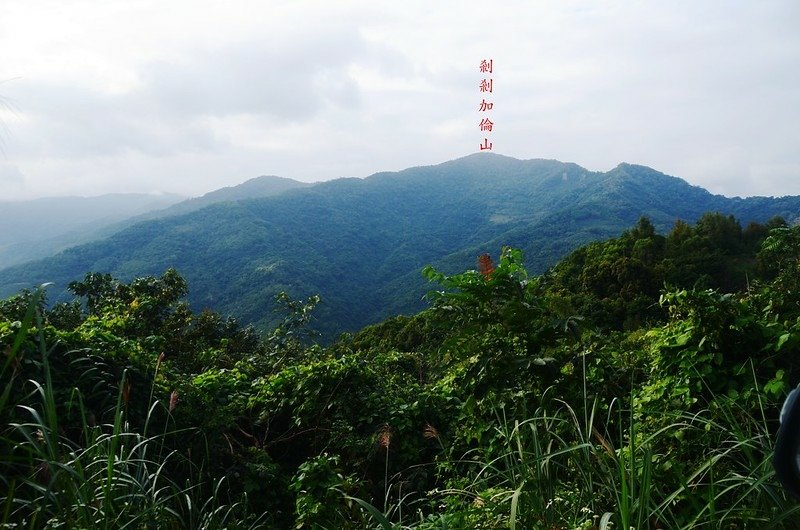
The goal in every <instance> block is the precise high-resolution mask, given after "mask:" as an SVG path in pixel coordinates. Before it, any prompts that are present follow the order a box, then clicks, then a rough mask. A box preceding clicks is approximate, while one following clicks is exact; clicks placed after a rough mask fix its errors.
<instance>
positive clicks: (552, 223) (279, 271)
mask: <svg viewBox="0 0 800 530" xmlns="http://www.w3.org/2000/svg"><path fill="white" fill-rule="evenodd" d="M262 179H267V180H259V179H255V180H254V181H248V182H247V183H245V184H242V185H241V186H236V187H233V188H225V189H224V190H218V191H217V192H214V193H213V194H209V195H207V196H205V197H204V198H201V199H194V200H190V201H185V202H183V203H180V204H176V205H174V206H172V207H170V208H168V209H167V210H162V211H161V212H150V213H148V214H145V215H148V216H153V217H158V218H155V219H150V220H146V221H140V222H136V223H133V224H131V225H130V226H128V227H126V228H124V229H122V230H120V231H118V232H117V233H115V234H113V235H111V236H110V237H108V238H106V239H102V240H99V241H95V242H92V243H89V244H85V245H82V246H79V247H74V248H70V249H68V250H66V251H64V252H62V253H60V254H58V255H57V256H54V257H50V258H46V259H42V260H38V261H35V262H32V263H27V264H25V265H24V266H14V267H10V268H7V269H5V270H2V271H0V295H8V294H10V293H12V292H15V291H17V290H18V289H20V288H22V287H30V286H32V285H35V284H40V283H43V282H55V284H56V285H55V286H54V287H51V289H50V298H51V300H52V299H58V298H60V297H63V296H65V294H66V293H65V288H66V285H67V284H68V283H69V282H70V281H71V280H75V279H80V278H82V277H83V275H84V274H85V273H86V272H89V271H94V272H110V273H112V274H114V275H116V276H118V277H120V278H121V279H126V280H127V279H131V278H133V277H136V276H141V275H147V274H161V273H163V271H164V270H165V269H166V268H168V267H175V268H176V269H177V270H178V271H179V272H180V273H181V274H183V275H184V276H185V277H186V278H187V279H188V281H189V286H190V294H189V300H190V302H191V304H192V305H193V306H194V307H195V308H202V307H205V306H209V307H213V308H214V309H215V310H217V311H219V312H221V313H223V314H224V313H228V314H232V315H234V316H237V317H238V318H240V319H241V320H243V321H245V322H248V323H253V324H255V325H257V326H263V327H266V326H269V325H271V324H273V323H274V321H275V320H276V319H277V318H279V316H277V315H276V314H275V313H274V312H273V298H274V295H275V294H276V293H277V292H279V291H282V290H285V291H287V292H288V293H289V294H290V295H291V296H292V297H294V298H300V297H304V296H307V295H310V294H315V293H318V294H320V295H321V296H322V299H323V304H322V305H321V306H320V307H319V310H318V321H317V324H318V328H319V329H321V330H322V331H323V332H325V333H326V334H327V335H328V336H331V335H333V334H335V333H337V332H339V331H344V330H355V329H358V328H360V327H362V326H363V325H365V324H368V323H370V322H376V321H379V320H380V319H382V318H385V317H386V316H388V315H391V314H396V313H407V312H411V311H416V310H418V309H419V308H420V307H422V305H423V302H422V301H421V296H422V295H423V294H424V293H425V291H426V290H427V288H428V286H426V285H425V282H424V280H423V279H422V277H421V275H420V269H421V268H422V267H423V266H424V265H426V264H433V265H435V266H437V267H440V268H443V269H444V270H446V271H450V272H455V271H459V270H463V269H465V268H471V267H474V264H475V259H476V257H477V256H478V255H479V254H481V253H483V252H489V253H490V254H492V255H493V256H496V255H497V253H498V252H499V250H500V248H501V247H502V246H503V245H513V246H516V247H520V248H522V249H523V250H524V251H525V255H526V260H527V265H528V267H529V270H532V271H534V272H541V271H543V270H545V269H546V268H547V267H549V266H551V265H553V264H554V263H555V262H556V261H557V260H558V259H559V258H561V257H563V256H564V255H566V254H567V253H568V252H570V251H571V250H573V249H575V248H576V247H578V246H580V245H582V244H585V243H587V242H589V241H591V240H596V239H602V238H607V237H611V236H615V235H618V234H619V233H620V232H621V231H622V230H624V229H626V228H629V227H631V226H632V225H633V224H634V223H635V222H636V221H637V220H638V218H639V217H640V216H642V215H647V216H649V217H650V219H651V220H652V221H653V224H654V225H655V226H656V227H657V228H658V229H660V230H662V231H666V230H667V229H669V228H670V227H671V226H672V225H673V223H674V222H675V220H676V219H683V220H686V221H695V220H696V219H697V218H699V217H700V216H701V215H702V214H703V213H705V212H709V211H719V212H722V213H725V214H732V215H734V216H736V217H737V218H738V219H740V220H741V221H742V222H743V223H747V222H748V221H760V222H763V221H766V220H768V219H769V218H771V217H773V216H775V215H780V216H782V217H784V218H786V219H787V220H789V221H794V220H797V219H798V217H800V197H781V198H767V197H751V198H746V199H741V198H727V197H723V196H720V195H712V194H711V193H709V192H708V191H706V190H704V189H702V188H699V187H696V186H691V185H689V184H688V183H686V182H685V181H683V180H681V179H679V178H675V177H671V176H667V175H664V174H662V173H659V172H658V171H656V170H653V169H650V168H647V167H644V166H637V165H631V164H620V165H619V166H617V167H616V168H614V169H612V170H610V171H608V172H592V171H588V170H586V169H584V168H582V167H580V166H578V165H576V164H571V163H563V162H558V161H555V160H541V159H536V160H517V159H514V158H509V157H505V156H500V155H495V154H484V153H480V154H475V155H470V156H467V157H464V158H460V159H457V160H453V161H450V162H445V163H443V164H439V165H435V166H427V167H415V168H410V169H406V170H404V171H400V172H396V173H378V174H375V175H372V176H370V177H368V178H365V179H339V180H334V181H328V182H323V183H318V184H315V185H311V186H307V185H303V184H301V183H298V182H295V181H291V180H288V179H277V177H262ZM263 186H267V187H269V186H272V188H271V189H272V191H273V192H274V193H272V192H266V193H262V192H263V190H264V189H263ZM259 189H260V190H261V192H259V191H257V190H259ZM259 193H261V195H262V196H259ZM263 195H269V196H263ZM220 201H222V202H220Z"/></svg>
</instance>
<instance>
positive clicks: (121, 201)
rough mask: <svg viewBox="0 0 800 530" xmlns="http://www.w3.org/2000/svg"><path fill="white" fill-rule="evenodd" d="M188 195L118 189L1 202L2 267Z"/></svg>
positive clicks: (87, 237) (78, 240) (62, 246)
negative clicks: (101, 192) (91, 193)
mask: <svg viewBox="0 0 800 530" xmlns="http://www.w3.org/2000/svg"><path fill="white" fill-rule="evenodd" d="M183 199H184V197H181V196H179V195H170V194H167V195H149V194H144V193H138V194H137V193H116V194H108V195H100V196H97V197H49V198H44V199H34V200H29V201H0V268H3V267H7V266H10V265H14V264H16V263H22V262H24V261H28V260H31V259H37V258H43V257H45V256H49V255H52V254H54V253H56V252H58V251H60V250H63V249H65V248H68V247H71V246H74V245H77V244H79V243H86V242H89V241H92V240H94V239H97V238H99V237H101V236H107V235H109V234H108V233H106V232H104V231H103V228H104V227H107V226H109V225H112V224H114V223H117V222H119V221H121V220H123V219H126V218H129V217H133V216H136V215H140V214H144V213H146V212H149V211H152V210H160V209H162V208H166V207H168V206H171V205H173V204H175V203H177V202H179V201H181V200H183Z"/></svg>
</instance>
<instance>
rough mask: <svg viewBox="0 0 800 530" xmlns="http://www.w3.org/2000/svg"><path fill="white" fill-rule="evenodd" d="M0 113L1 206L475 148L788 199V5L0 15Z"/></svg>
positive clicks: (793, 98) (792, 123)
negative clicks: (645, 171) (641, 170)
mask: <svg viewBox="0 0 800 530" xmlns="http://www.w3.org/2000/svg"><path fill="white" fill-rule="evenodd" d="M482 59H492V60H493V73H492V74H491V76H490V77H491V79H492V80H493V92H492V93H491V94H485V93H481V92H480V91H479V82H480V80H481V79H483V75H482V74H481V72H480V71H479V68H478V67H479V64H480V61H481V60H482ZM487 96H488V97H487ZM484 97H485V98H486V100H487V101H491V102H493V103H494V107H493V109H492V110H491V111H490V112H486V113H481V112H479V110H478V106H479V104H480V102H481V99H482V98H484ZM490 97H491V99H490ZM0 98H2V99H1V100H0V123H1V125H0V146H1V147H2V153H0V199H27V198H35V197H42V196H52V195H87V196H88V195H99V194H103V193H110V192H172V193H180V194H184V195H198V194H202V193H205V192H207V191H210V190H212V189H216V188H219V187H222V186H229V185H233V184H237V183H240V182H242V181H244V180H246V179H248V178H252V177H255V176H258V175H265V174H272V175H280V176H285V177H291V178H295V179H298V180H303V181H317V180H326V179H330V178H335V177H342V176H355V177H365V176H368V175H370V174H372V173H375V172H378V171H385V170H400V169H404V168H406V167H410V166H416V165H428V164H436V163H440V162H444V161H446V160H450V159H453V158H458V157H461V156H465V155H468V154H471V153H474V152H477V151H478V150H479V145H480V143H481V142H482V141H483V138H484V137H485V136H488V137H489V139H490V141H491V142H492V145H493V152H495V153H499V154H504V155H509V156H513V157H516V158H523V159H528V158H554V159H558V160H562V161H566V162H575V163H577V164H580V165H582V166H584V167H586V168H588V169H590V170H599V171H607V170H609V169H611V168H613V167H614V166H616V165H617V164H618V163H620V162H623V161H624V162H630V163H636V164H644V165H648V166H651V167H653V168H655V169H658V170H659V171H662V172H665V173H668V174H671V175H675V176H679V177H681V178H684V179H686V180H688V181H689V182H691V183H692V184H697V185H700V186H703V187H706V188H708V189H710V190H711V191H713V192H715V193H723V194H725V195H729V196H730V195H741V196H747V195H790V194H792V195H800V2H797V1H796V0H787V1H758V2H755V1H741V2H731V1H696V0H687V1H670V2H662V1H655V0H654V1H644V2H628V1H619V2H616V1H608V2H599V1H593V2H590V1H586V2H580V1H559V2H556V1H548V2H532V1H519V2H515V1H506V2H502V3H500V2H485V1H482V2H465V1H452V2H444V1H437V2H374V1H372V2H366V1H365V2H346V1H337V2H323V1H316V2H312V1H297V0H292V1H283V2H279V1H269V2H265V1H248V2H244V1H242V2H236V1H231V0H226V1H207V0H200V1H199V0H191V1H182V0H181V1H177V0H169V1H165V0H158V1H155V0H154V1H149V0H124V1H116V0H104V1H71V0H54V1H40V0H0ZM484 116H489V117H490V119H491V120H492V121H493V122H494V129H493V131H492V132H491V133H489V134H484V133H483V132H481V131H480V130H479V128H478V123H479V122H480V119H481V118H482V117H484Z"/></svg>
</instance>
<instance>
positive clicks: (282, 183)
mask: <svg viewBox="0 0 800 530" xmlns="http://www.w3.org/2000/svg"><path fill="white" fill-rule="evenodd" d="M307 186H311V184H309V183H306V182H299V181H297V180H293V179H288V178H284V177H276V176H261V177H256V178H252V179H250V180H247V181H245V182H243V183H241V184H238V185H236V186H228V187H225V188H220V189H218V190H214V191H211V192H208V193H206V194H205V195H202V196H200V197H194V198H192V199H187V200H185V201H182V202H179V203H177V204H174V205H172V206H170V207H169V208H165V209H163V210H158V211H153V212H148V213H146V214H143V215H140V216H137V217H135V218H133V219H132V220H131V221H145V220H149V219H159V218H162V217H169V216H171V215H179V214H184V213H189V212H193V211H195V210H199V209H201V208H204V207H206V206H208V205H210V204H214V203H217V202H227V201H240V200H243V199H256V198H259V197H272V196H273V195H278V194H281V193H283V192H284V191H288V190H292V189H296V188H304V187H307Z"/></svg>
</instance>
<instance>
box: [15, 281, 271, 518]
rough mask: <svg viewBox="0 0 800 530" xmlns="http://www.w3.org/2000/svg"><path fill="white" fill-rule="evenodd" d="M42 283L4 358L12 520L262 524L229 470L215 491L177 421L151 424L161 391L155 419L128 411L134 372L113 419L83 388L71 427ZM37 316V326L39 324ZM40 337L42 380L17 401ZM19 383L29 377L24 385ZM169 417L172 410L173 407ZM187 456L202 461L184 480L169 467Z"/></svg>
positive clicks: (150, 412) (121, 388) (121, 391)
mask: <svg viewBox="0 0 800 530" xmlns="http://www.w3.org/2000/svg"><path fill="white" fill-rule="evenodd" d="M41 299H42V291H41V290H39V291H37V292H36V293H35V295H34V297H33V300H32V302H31V304H30V307H29V308H28V310H27V312H26V315H25V317H24V319H23V321H22V322H21V323H20V326H19V329H18V331H17V333H16V335H15V337H14V340H13V342H12V345H11V347H10V348H9V350H8V351H7V359H6V362H5V363H4V365H3V370H2V373H0V376H2V381H3V383H4V385H3V392H2V394H1V395H0V415H1V416H2V417H7V418H15V419H16V421H11V422H10V423H9V424H8V427H7V428H5V429H4V430H3V431H2V433H1V435H2V438H3V439H2V440H0V442H2V443H4V444H5V445H7V446H8V447H13V451H11V452H10V454H5V455H0V468H2V469H4V470H6V471H7V472H8V475H10V476H4V477H3V481H4V483H5V486H6V488H5V492H4V493H3V496H2V497H0V506H2V512H0V521H2V523H3V527H8V528H11V527H16V528H31V529H33V528H45V527H46V528H92V529H95V528H97V529H111V528H114V529H118V528H119V529H122V528H136V529H141V528H159V529H160V528H165V529H183V528H186V529H190V528H191V529H203V528H209V529H210V528H260V527H263V523H262V522H261V521H260V520H258V519H255V518H252V517H248V516H247V514H246V510H245V506H244V503H243V502H239V503H237V502H234V503H226V502H223V500H224V499H225V494H226V488H225V481H224V479H221V480H218V481H216V482H215V483H214V484H213V485H212V486H213V487H212V488H211V489H212V491H210V492H209V491H207V488H208V487H209V483H208V481H207V480H206V479H205V476H204V474H203V471H202V466H198V465H196V464H193V463H191V462H188V461H187V459H186V458H185V457H184V456H183V455H182V454H181V453H180V452H178V451H176V450H174V449H170V448H169V447H167V445H166V443H165V439H166V438H167V437H168V436H171V437H173V438H175V437H176V436H177V437H179V436H180V435H181V432H180V431H177V430H175V429H171V430H167V428H166V426H165V429H164V431H163V432H162V433H161V434H157V435H153V434H149V433H148V432H147V426H148V425H149V424H150V421H151V418H152V417H153V416H154V413H155V411H156V410H157V409H158V408H159V407H161V408H166V407H164V405H163V404H162V403H161V402H160V401H157V400H155V399H154V398H153V395H152V393H151V397H150V403H149V407H148V409H147V410H148V413H147V418H146V421H145V428H144V429H143V430H142V432H137V431H136V430H135V429H133V428H132V427H131V425H130V423H129V422H128V420H127V412H126V410H127V408H126V405H127V403H126V401H127V398H128V393H127V385H128V381H127V376H126V375H123V378H122V380H121V381H120V382H119V387H118V392H117V398H116V405H115V407H114V409H113V414H112V416H111V417H112V418H113V420H112V422H111V423H108V424H103V425H94V424H93V423H94V422H93V421H92V419H91V418H90V417H89V415H88V414H87V412H86V409H85V407H84V404H83V398H82V396H81V394H80V392H78V391H77V390H74V391H73V396H74V400H75V402H76V403H77V409H78V414H79V418H80V427H79V429H80V433H79V434H78V435H74V434H73V435H72V436H67V435H66V428H67V426H66V425H62V424H61V422H60V421H59V415H58V413H59V410H60V409H61V408H60V407H59V404H58V403H57V401H56V395H55V390H54V389H55V386H54V383H53V371H52V369H51V363H50V357H51V355H52V353H53V351H54V348H50V349H48V348H47V346H46V344H45V339H44V333H43V322H42V317H41V315H40V314H39V311H38V305H39V301H40V300H41ZM34 323H35V328H34V327H33V324H34ZM34 330H35V333H34V337H35V339H36V341H35V342H38V349H39V352H38V354H39V359H38V362H39V363H40V367H41V369H40V378H39V379H40V380H34V379H31V380H29V381H27V382H25V387H27V388H29V389H30V393H29V394H28V395H27V396H22V398H23V399H21V401H22V403H21V404H19V405H17V406H16V407H12V405H11V397H12V396H11V392H12V390H11V389H12V388H14V384H15V383H19V381H17V378H18V377H19V372H18V370H17V369H16V368H15V365H16V360H17V357H18V355H19V354H20V351H21V349H22V346H23V343H24V342H25V341H26V339H27V338H28V336H29V334H31V332H33V331H34ZM17 387H19V385H17ZM167 417H169V414H167ZM177 464H181V465H182V466H184V467H188V468H189V469H191V470H192V473H190V475H189V476H190V478H189V480H188V481H186V482H185V483H182V484H178V483H177V482H176V481H175V480H173V479H172V478H171V477H170V474H169V471H168V470H169V469H170V468H172V467H175V466H176V465H177ZM4 474H5V473H4Z"/></svg>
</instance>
